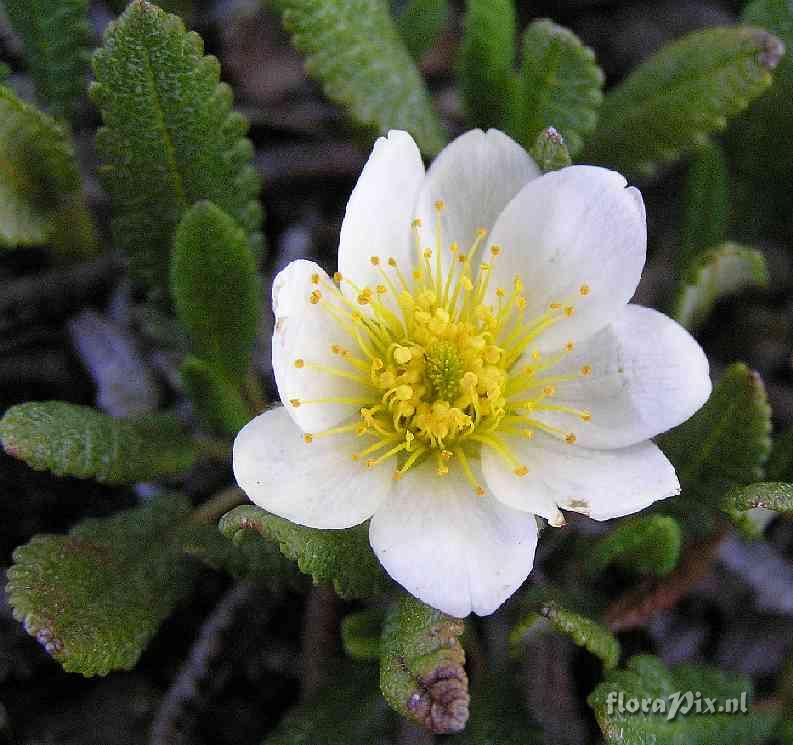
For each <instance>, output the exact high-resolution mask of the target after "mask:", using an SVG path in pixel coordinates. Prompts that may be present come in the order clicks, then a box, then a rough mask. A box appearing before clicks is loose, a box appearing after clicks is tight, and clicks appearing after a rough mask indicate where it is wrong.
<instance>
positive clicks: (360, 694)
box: [262, 663, 394, 745]
mask: <svg viewBox="0 0 793 745" xmlns="http://www.w3.org/2000/svg"><path fill="white" fill-rule="evenodd" d="M331 676H332V680H331V682H330V683H329V684H328V685H327V686H325V687H324V688H322V689H321V690H320V691H319V692H318V693H317V695H315V696H312V697H311V698H310V699H309V700H308V701H306V702H305V703H303V704H300V705H299V706H296V707H295V708H293V709H292V710H291V711H289V712H287V714H286V716H285V717H284V718H283V720H282V721H281V723H280V724H279V725H278V727H276V729H275V731H274V732H272V733H271V734H270V735H269V736H268V737H267V738H265V740H264V742H263V743H262V745H359V744H360V745H363V744H364V743H371V744H372V745H375V744H377V745H379V744H380V743H388V742H390V741H391V740H390V739H389V735H392V734H393V729H394V722H393V719H392V717H391V716H389V712H388V708H387V707H386V705H385V703H384V702H383V699H382V697H381V696H380V695H379V694H378V693H377V675H376V668H375V667H374V666H373V665H363V664H357V665H353V664H352V663H350V664H347V665H343V666H340V667H339V668H338V669H337V670H334V671H332V672H331Z"/></svg>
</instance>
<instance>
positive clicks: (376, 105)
mask: <svg viewBox="0 0 793 745" xmlns="http://www.w3.org/2000/svg"><path fill="white" fill-rule="evenodd" d="M278 7H279V8H280V9H281V10H282V11H283V19H284V26H285V27H286V29H287V30H288V31H289V32H290V33H291V34H292V43H293V44H294V45H295V47H296V48H297V49H299V50H300V51H301V52H303V53H304V54H305V55H306V70H307V71H308V73H309V75H311V76H312V77H313V78H316V79H317V80H319V81H320V82H321V83H322V86H323V89H324V91H325V95H327V97H328V98H329V99H331V101H334V102H336V103H337V104H339V105H341V106H344V107H345V108H346V109H347V110H348V111H349V113H350V114H351V115H352V117H353V119H355V120H356V121H357V122H359V123H360V124H362V125H364V126H366V127H372V128H374V129H375V130H376V131H378V132H380V133H385V132H387V131H388V130H389V129H404V130H407V131H408V132H410V134H412V135H413V137H414V138H415V140H416V142H417V143H418V146H419V147H420V148H421V150H422V151H423V152H424V153H426V154H427V155H434V154H436V153H437V152H438V151H439V150H440V149H441V148H442V147H443V146H444V144H445V142H446V135H445V134H444V132H443V129H442V128H441V124H440V121H439V120H438V116H437V114H436V113H435V110H434V108H433V106H432V102H431V100H430V96H429V92H428V91H427V86H426V85H425V83H424V80H423V79H422V77H421V75H420V74H419V71H418V69H417V68H416V65H415V63H414V62H413V59H412V58H411V56H410V52H408V50H407V47H406V46H405V44H404V42H403V41H402V39H401V38H400V36H399V31H398V30H397V28H396V25H395V23H394V21H393V19H392V18H391V13H390V11H389V8H388V5H387V3H386V2H385V0H344V2H336V1H335V0H278Z"/></svg>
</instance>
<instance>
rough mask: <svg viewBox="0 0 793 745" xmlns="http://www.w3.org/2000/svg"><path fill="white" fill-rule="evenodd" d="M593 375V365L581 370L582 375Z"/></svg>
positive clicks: (585, 366)
mask: <svg viewBox="0 0 793 745" xmlns="http://www.w3.org/2000/svg"><path fill="white" fill-rule="evenodd" d="M591 374H592V366H591V365H584V366H583V367H582V368H581V375H591Z"/></svg>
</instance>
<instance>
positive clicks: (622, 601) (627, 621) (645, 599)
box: [604, 530, 726, 631]
mask: <svg viewBox="0 0 793 745" xmlns="http://www.w3.org/2000/svg"><path fill="white" fill-rule="evenodd" d="M725 534H726V531H725V530H719V531H718V532H716V533H714V534H713V535H712V536H710V537H708V538H706V539H704V540H702V541H697V542H695V543H692V544H690V545H689V546H688V548H687V549H686V551H685V552H684V554H683V557H682V559H681V560H680V563H679V564H678V566H677V568H676V569H675V570H674V571H673V572H672V573H671V574H669V575H668V576H666V577H664V578H662V579H655V580H646V581H645V582H642V583H641V584H640V585H639V587H637V588H636V589H633V590H629V591H628V592H626V593H625V594H624V595H622V596H621V597H619V598H617V600H615V601H614V602H613V603H612V604H611V605H610V606H609V607H608V608H607V609H606V612H605V615H604V620H605V622H606V624H607V625H608V627H609V628H610V629H611V630H612V631H626V630H627V629H635V628H637V627H640V626H644V625H645V624H646V623H647V622H648V621H649V620H650V619H651V618H652V617H653V616H654V615H655V614H656V613H660V612H661V611H663V610H668V609H669V608H673V607H674V606H675V605H677V603H678V602H680V600H681V599H682V598H684V597H685V596H686V595H688V593H689V592H691V590H692V589H693V588H694V586H695V585H696V584H697V583H698V582H699V581H700V580H701V579H702V578H703V577H704V576H706V575H707V573H708V571H709V570H710V567H711V564H712V563H713V559H714V558H715V556H716V552H717V550H718V548H719V544H720V543H721V541H722V540H723V538H724V536H725Z"/></svg>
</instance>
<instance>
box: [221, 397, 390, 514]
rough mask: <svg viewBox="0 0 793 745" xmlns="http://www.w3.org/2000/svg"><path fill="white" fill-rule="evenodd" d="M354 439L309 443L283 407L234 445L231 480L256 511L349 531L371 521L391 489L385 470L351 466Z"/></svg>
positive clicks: (250, 426) (256, 422) (245, 430)
mask: <svg viewBox="0 0 793 745" xmlns="http://www.w3.org/2000/svg"><path fill="white" fill-rule="evenodd" d="M360 449H361V444H360V441H359V440H358V438H356V436H355V435H354V434H340V435H332V436H328V437H323V438H318V439H316V440H314V442H312V443H310V444H306V443H305V442H304V441H303V434H302V433H301V432H300V430H299V429H298V428H297V427H296V426H295V424H294V422H293V421H292V420H291V419H290V417H289V415H288V414H287V412H286V411H285V410H284V409H283V408H280V407H279V408H277V409H272V410H270V411H266V412H265V413H264V414H260V415H259V416H257V417H256V418H255V419H253V420H252V421H250V422H248V424H246V425H245V427H243V428H242V430H241V431H240V433H239V434H238V435H237V439H236V440H235V441H234V477H235V478H236V479H237V483H238V484H239V485H240V488H241V489H242V490H243V491H244V492H245V493H246V494H247V495H248V497H250V499H251V501H252V502H254V503H255V504H257V505H258V506H259V507H262V508H263V509H265V510H267V511H268V512H272V513H273V514H274V515H278V516H279V517H283V518H286V519H287V520H291V521H292V522H294V523H298V524H300V525H307V526H308V527H310V528H350V527H352V526H353V525H358V524H359V523H362V522H363V521H364V520H366V519H367V518H369V517H371V516H372V514H373V513H374V511H375V510H376V509H377V508H378V507H379V506H380V504H382V502H383V501H384V500H385V499H386V496H387V495H388V492H389V491H390V489H391V488H392V484H393V480H392V478H391V472H390V470H389V469H387V468H367V467H366V465H365V464H362V463H360V462H356V461H353V460H352V458H351V457H350V456H351V454H352V453H353V452H355V451H356V450H360Z"/></svg>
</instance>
